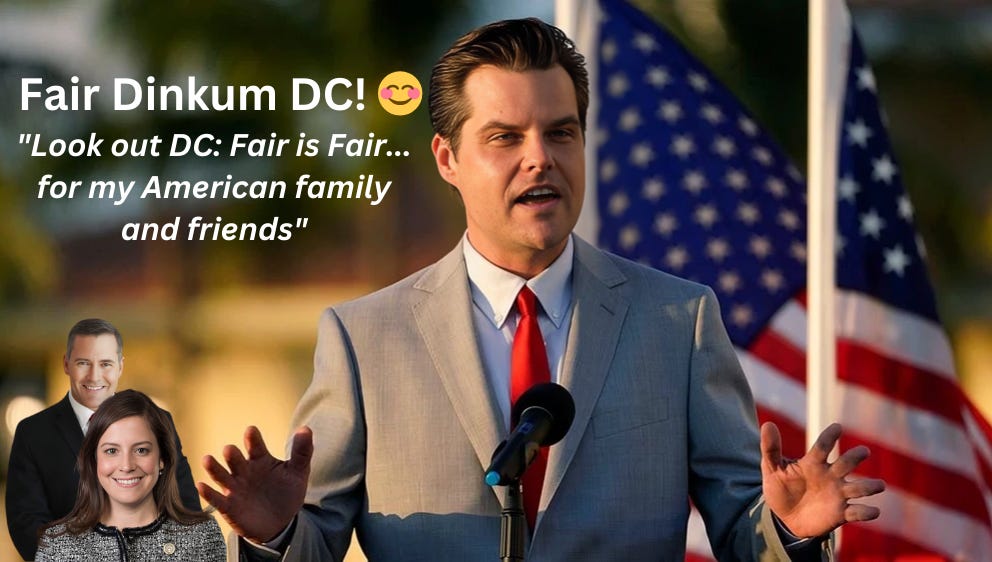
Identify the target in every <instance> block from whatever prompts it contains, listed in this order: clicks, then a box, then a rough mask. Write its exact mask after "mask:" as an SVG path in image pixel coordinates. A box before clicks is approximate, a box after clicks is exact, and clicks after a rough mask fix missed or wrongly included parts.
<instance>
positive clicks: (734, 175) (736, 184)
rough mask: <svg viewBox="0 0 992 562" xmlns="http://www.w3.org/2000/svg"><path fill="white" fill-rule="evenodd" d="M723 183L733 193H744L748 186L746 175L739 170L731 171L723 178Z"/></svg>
mask: <svg viewBox="0 0 992 562" xmlns="http://www.w3.org/2000/svg"><path fill="white" fill-rule="evenodd" d="M723 181H724V183H726V184H727V185H728V186H730V188H731V189H733V190H734V191H744V190H745V189H747V186H748V183H749V182H748V179H747V174H745V173H744V172H742V171H740V170H734V169H731V170H729V171H728V172H727V174H726V175H725V176H724V177H723Z"/></svg>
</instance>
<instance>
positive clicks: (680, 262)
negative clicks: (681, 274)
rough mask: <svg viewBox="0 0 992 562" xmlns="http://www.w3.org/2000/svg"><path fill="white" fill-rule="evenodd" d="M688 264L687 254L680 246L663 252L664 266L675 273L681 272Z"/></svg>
mask: <svg viewBox="0 0 992 562" xmlns="http://www.w3.org/2000/svg"><path fill="white" fill-rule="evenodd" d="M687 263H689V252H687V251H685V248H683V247H682V246H675V247H674V248H670V249H669V250H668V251H667V252H665V265H667V266H668V267H669V268H670V269H673V270H675V271H681V270H682V268H684V267H685V264H687Z"/></svg>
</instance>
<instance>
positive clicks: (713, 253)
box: [706, 238, 730, 263]
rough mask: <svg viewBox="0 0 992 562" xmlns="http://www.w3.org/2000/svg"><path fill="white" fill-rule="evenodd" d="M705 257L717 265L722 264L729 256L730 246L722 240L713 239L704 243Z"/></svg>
mask: <svg viewBox="0 0 992 562" xmlns="http://www.w3.org/2000/svg"><path fill="white" fill-rule="evenodd" d="M706 255H707V256H709V258H710V259H711V260H713V261H715V262H717V263H720V262H723V260H725V259H726V258H727V256H729V255H730V244H728V243H727V241H726V240H724V239H723V238H713V239H711V240H710V241H709V242H707V243H706Z"/></svg>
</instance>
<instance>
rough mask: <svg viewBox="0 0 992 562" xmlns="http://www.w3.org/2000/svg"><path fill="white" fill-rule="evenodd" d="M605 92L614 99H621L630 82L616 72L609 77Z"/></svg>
mask: <svg viewBox="0 0 992 562" xmlns="http://www.w3.org/2000/svg"><path fill="white" fill-rule="evenodd" d="M606 90H607V91H608V92H609V93H610V95H611V96H613V97H615V98H622V97H623V96H624V94H626V93H627V90H630V81H629V80H627V75H626V74H624V73H622V72H617V73H616V74H614V75H613V76H610V79H609V81H608V82H607V85H606Z"/></svg>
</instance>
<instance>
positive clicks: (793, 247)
mask: <svg viewBox="0 0 992 562" xmlns="http://www.w3.org/2000/svg"><path fill="white" fill-rule="evenodd" d="M789 255H790V256H791V257H792V259H794V260H796V261H797V262H799V263H806V245H805V244H803V243H802V242H793V243H792V244H789Z"/></svg>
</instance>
